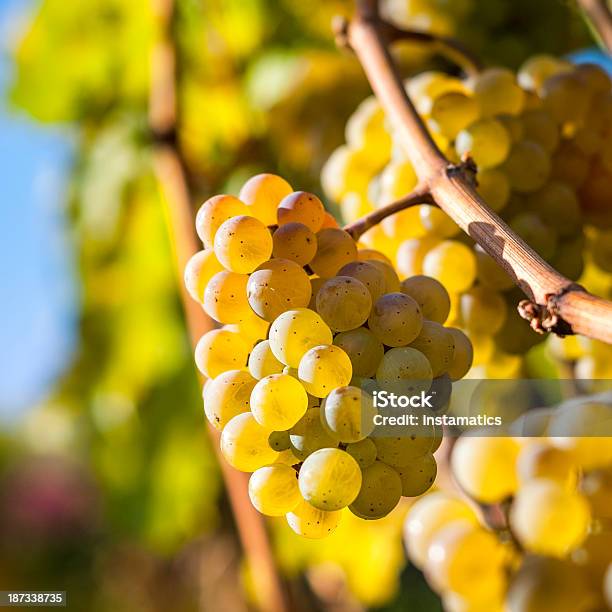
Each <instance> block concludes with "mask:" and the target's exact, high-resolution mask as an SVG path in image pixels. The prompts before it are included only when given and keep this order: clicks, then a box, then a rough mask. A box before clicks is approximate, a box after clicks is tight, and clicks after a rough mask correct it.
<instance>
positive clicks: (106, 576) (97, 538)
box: [0, 0, 588, 612]
mask: <svg viewBox="0 0 612 612" xmlns="http://www.w3.org/2000/svg"><path fill="white" fill-rule="evenodd" d="M176 8H177V11H176V16H175V19H174V23H173V30H174V36H175V40H176V43H177V48H178V77H179V83H178V101H179V110H180V112H179V125H178V146H179V147H180V151H181V153H182V156H183V158H184V160H185V163H186V166H187V170H188V174H189V181H190V184H191V186H192V190H193V206H194V209H195V207H196V206H197V205H198V203H199V202H200V201H202V200H203V199H205V198H206V197H208V196H209V195H211V194H213V193H219V192H224V191H227V192H234V191H235V190H236V189H237V187H238V186H239V185H240V183H241V182H242V181H243V180H244V179H245V178H246V177H247V176H250V175H251V174H253V173H255V172H257V171H264V170H265V171H273V172H278V173H279V174H282V175H283V176H285V177H286V178H287V179H288V180H289V181H290V182H291V183H292V184H293V185H295V186H296V187H299V188H301V189H310V190H313V191H315V192H318V191H319V188H318V173H319V169H320V167H321V165H322V163H323V161H324V160H325V159H326V157H327V155H328V154H329V153H330V152H331V150H333V148H334V147H336V146H337V145H338V144H340V143H341V142H342V140H343V129H344V123H345V120H346V118H347V117H348V115H349V114H350V113H351V112H352V110H353V109H354V108H355V106H356V105H357V103H358V102H359V101H360V100H361V99H362V98H363V97H365V96H366V95H367V94H368V87H367V84H366V82H365V79H364V78H363V76H362V74H361V69H360V67H359V65H358V64H357V62H356V61H355V60H354V58H353V57H352V56H351V55H350V54H349V53H347V52H339V51H338V50H337V49H336V48H335V46H334V41H333V38H332V35H331V30H330V25H329V24H330V20H331V18H332V16H333V15H334V14H337V13H340V14H346V15H349V14H350V12H351V8H352V2H350V1H349V0H329V1H326V2H323V1H321V0H178V2H177V7H176ZM385 8H386V10H387V11H388V12H389V14H390V15H392V16H393V17H394V18H395V19H396V20H397V21H398V22H399V23H400V24H403V25H407V26H410V27H417V28H422V29H428V30H431V31H434V32H437V33H443V34H448V35H457V36H458V37H459V38H461V39H462V40H464V42H465V43H467V44H468V45H469V46H470V47H471V48H472V49H474V51H475V52H476V53H478V54H480V55H481V56H482V57H483V58H484V60H485V61H486V62H487V63H488V64H503V65H507V66H511V67H516V66H517V65H518V64H519V63H520V62H521V61H523V60H524V59H525V58H526V57H527V56H528V55H530V54H531V53H534V52H551V53H555V54H562V53H565V52H567V51H569V50H575V49H576V48H579V47H581V46H583V45H584V44H587V41H588V33H587V32H586V29H585V27H584V25H583V23H582V20H581V18H580V16H579V14H578V12H577V9H576V8H575V7H574V6H573V5H572V4H571V3H569V2H566V1H562V0H539V1H538V2H529V1H527V0H515V1H513V2H508V1H507V0H453V1H451V0H393V1H387V2H386V3H385ZM154 9H155V2H151V0H130V1H126V0H88V1H87V2H66V1H65V0H40V1H37V2H34V3H33V4H32V5H31V6H29V7H28V12H27V18H26V19H21V20H15V21H14V23H9V24H8V26H9V28H13V30H14V31H13V32H12V36H11V40H12V41H13V42H12V45H11V48H10V50H9V51H10V61H11V64H12V78H11V82H10V83H9V85H8V87H7V90H6V96H7V99H6V102H7V104H9V105H10V107H11V109H12V111H13V112H15V113H19V114H20V115H23V114H24V113H25V114H26V115H27V116H28V117H29V118H31V119H32V120H34V121H36V122H38V123H40V124H44V125H49V126H62V128H63V129H64V131H65V133H66V134H68V137H69V138H70V139H71V141H72V143H73V155H72V157H71V162H70V172H69V181H68V184H67V186H66V190H65V198H64V199H63V201H62V202H61V207H62V211H63V213H65V219H66V227H65V239H66V240H69V241H70V244H71V245H72V252H73V253H74V258H75V262H74V268H75V270H76V275H77V282H78V287H79V291H78V293H79V298H78V308H79V309H80V310H79V316H78V334H77V347H76V350H75V352H74V354H73V356H72V359H71V362H70V363H69V366H68V367H67V369H65V371H64V372H63V374H62V375H61V377H59V378H58V380H57V382H56V384H55V387H54V389H53V391H52V393H50V394H49V395H48V397H47V398H46V399H45V400H44V401H42V402H40V403H37V405H36V406H33V407H32V409H31V410H28V411H25V412H23V413H22V416H21V418H19V419H17V421H16V422H14V423H12V424H11V425H10V426H6V427H5V428H4V429H3V430H2V431H1V432H0V588H11V589H20V588H23V589H27V588H34V587H35V588H39V589H43V588H49V589H52V588H56V589H62V590H67V591H68V592H69V598H70V605H71V607H72V608H73V609H79V610H85V609H87V610H92V611H98V610H99V611H102V610H104V611H105V610H113V611H123V610H126V611H128V610H129V611H130V612H137V611H141V610H142V611H144V610H147V611H148V610H151V611H155V610H166V609H173V610H178V611H180V610H199V609H201V610H220V609H224V610H225V609H227V610H232V611H233V610H236V611H239V610H243V609H247V608H248V606H249V600H250V599H249V592H250V590H251V589H253V588H256V585H252V584H250V583H249V575H248V572H246V571H245V568H244V567H243V564H242V562H241V557H240V551H239V547H238V544H237V539H236V536H235V533H234V527H233V522H232V518H231V514H230V511H229V506H228V504H227V501H226V499H225V496H224V492H223V489H222V485H221V480H220V476H219V473H218V468H217V465H216V460H215V458H214V455H213V453H212V450H211V446H210V443H209V441H208V439H207V436H206V430H205V427H204V421H203V418H202V414H201V413H202V409H201V397H200V390H199V387H198V384H197V380H196V377H195V373H194V368H193V366H192V359H191V350H190V347H189V343H188V339H187V335H186V331H185V326H184V321H183V317H182V313H181V308H180V303H179V299H178V293H177V279H176V278H175V275H174V270H173V266H172V257H171V242H170V240H169V237H168V233H167V219H166V218H165V213H164V209H163V206H162V205H161V198H160V195H159V191H158V185H157V184H156V180H155V178H154V173H153V171H152V167H151V146H152V137H151V134H150V133H149V129H148V122H147V112H148V97H149V80H150V67H151V53H152V49H153V46H154V44H155V42H156V40H157V39H158V37H159V35H160V32H159V24H158V20H157V18H156V14H155V10H154ZM543 24H545V26H543ZM401 61H402V65H403V68H404V70H405V71H406V74H409V73H411V72H414V71H416V70H421V69H423V68H427V67H431V66H437V65H442V66H444V67H445V68H450V67H449V66H445V65H444V64H443V63H442V64H439V63H438V60H436V59H435V58H433V57H431V56H430V55H429V54H428V52H427V50H424V49H422V48H418V47H415V46H414V45H409V46H406V47H405V48H404V49H403V50H402V52H401ZM7 177H8V180H10V173H8V174H7ZM3 205H5V206H10V205H11V204H10V203H8V202H5V203H4V204H3ZM27 299H28V296H27V295H20V296H17V298H16V302H15V305H16V307H17V308H19V301H20V300H27ZM9 350H10V349H9ZM401 514H402V513H401V512H397V513H395V514H394V515H393V516H392V517H390V518H388V519H386V520H384V521H380V522H378V523H377V524H376V525H369V524H365V523H364V522H363V521H360V520H358V519H354V520H353V521H349V520H347V521H345V522H344V523H343V525H342V527H341V528H340V529H339V531H338V532H337V533H336V534H335V535H334V536H333V537H331V538H329V539H328V540H326V541H325V542H324V543H317V542H314V543H313V542H303V541H301V540H299V539H298V538H297V536H293V534H290V533H289V532H288V530H287V529H285V528H284V527H281V526H280V524H279V525H278V526H277V525H273V539H274V544H275V549H276V551H277V556H278V561H279V564H280V566H281V567H282V568H283V570H284V572H285V573H286V574H287V575H288V576H290V577H291V580H292V581H293V582H294V583H295V584H297V585H302V587H300V588H303V584H304V583H305V579H304V575H306V577H307V582H308V585H309V588H308V592H309V593H310V595H309V597H311V599H308V600H305V601H306V603H305V604H304V609H309V610H310V609H312V610H316V609H330V610H359V609H362V608H363V607H367V608H371V609H385V610H399V609H418V610H422V611H428V610H438V609H439V604H438V602H437V600H436V598H435V597H434V596H433V595H432V594H431V592H429V591H428V589H427V588H426V587H425V586H424V583H423V580H422V578H421V577H420V576H419V575H418V574H417V573H416V571H414V570H412V569H410V568H405V561H404V555H403V552H402V548H401V538H400V530H401V519H402V516H401ZM236 581H241V582H242V584H243V586H244V589H243V590H242V591H241V590H240V589H236V586H235V585H236ZM302 592H306V591H302ZM313 593H314V594H313Z"/></svg>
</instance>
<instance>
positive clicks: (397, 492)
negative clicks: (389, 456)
mask: <svg viewBox="0 0 612 612" xmlns="http://www.w3.org/2000/svg"><path fill="white" fill-rule="evenodd" d="M401 496H402V482H401V480H400V477H399V474H398V473H397V472H396V471H395V470H394V469H393V468H392V467H389V466H388V465H386V464H385V463H382V462H381V461H375V462H374V463H373V464H372V465H371V466H369V467H367V468H365V469H364V470H363V472H362V484H361V489H360V491H359V495H357V497H356V498H355V501H354V502H353V503H352V504H351V505H350V506H349V509H350V510H351V512H352V513H353V514H355V515H356V516H358V517H360V518H363V519H379V518H382V517H383V516H387V514H389V512H391V510H393V509H394V508H395V506H397V504H398V502H399V500H400V497H401Z"/></svg>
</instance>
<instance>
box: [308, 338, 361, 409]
mask: <svg viewBox="0 0 612 612" xmlns="http://www.w3.org/2000/svg"><path fill="white" fill-rule="evenodd" d="M298 375H299V378H300V381H301V382H302V384H303V385H304V387H305V389H306V391H308V393H310V395H314V396H315V397H326V396H327V395H328V394H329V393H330V392H331V391H333V390H334V389H335V388H336V387H344V386H346V385H348V384H349V382H350V380H351V378H352V375H353V367H352V365H351V360H350V359H349V358H348V355H347V354H346V353H345V352H344V351H343V350H342V349H341V348H340V347H338V346H333V345H321V346H315V347H314V348H311V349H310V350H309V351H307V352H306V353H304V356H303V357H302V359H301V360H300V364H299V367H298Z"/></svg>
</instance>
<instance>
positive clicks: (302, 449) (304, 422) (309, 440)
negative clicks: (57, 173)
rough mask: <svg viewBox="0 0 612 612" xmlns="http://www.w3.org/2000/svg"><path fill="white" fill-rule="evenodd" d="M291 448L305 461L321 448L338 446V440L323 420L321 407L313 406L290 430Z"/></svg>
mask: <svg viewBox="0 0 612 612" xmlns="http://www.w3.org/2000/svg"><path fill="white" fill-rule="evenodd" d="M289 440H290V444H291V450H292V451H293V453H294V454H295V456H296V457H297V458H298V459H300V460H301V461H303V460H304V459H306V457H308V456H309V455H311V454H312V453H314V452H315V451H317V450H319V449H320V448H336V447H337V446H338V440H336V438H334V437H332V435H331V433H329V432H328V431H327V430H326V429H325V427H323V423H322V421H321V414H320V408H318V407H312V408H309V409H308V410H307V411H306V414H305V415H304V416H303V417H302V418H301V419H300V420H299V421H298V422H297V423H296V424H295V425H294V426H293V427H292V428H291V430H290V432H289Z"/></svg>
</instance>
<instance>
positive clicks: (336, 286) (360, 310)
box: [316, 276, 372, 331]
mask: <svg viewBox="0 0 612 612" xmlns="http://www.w3.org/2000/svg"><path fill="white" fill-rule="evenodd" d="M316 305H317V312H318V313H319V314H320V315H321V316H322V317H323V320H324V321H325V322H326V323H327V324H328V325H329V327H330V328H331V329H332V330H334V331H348V330H350V329H355V328H357V327H360V326H361V325H362V324H363V323H365V322H366V320H367V318H368V315H369V314H370V309H371V308H372V298H371V296H370V292H369V291H368V289H367V288H366V286H365V285H364V284H363V283H362V282H361V281H359V280H357V279H356V278H352V277H350V276H335V277H334V278H331V279H329V280H328V281H327V282H326V283H325V284H324V285H323V286H322V287H321V288H320V289H319V291H318V292H317V297H316Z"/></svg>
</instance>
